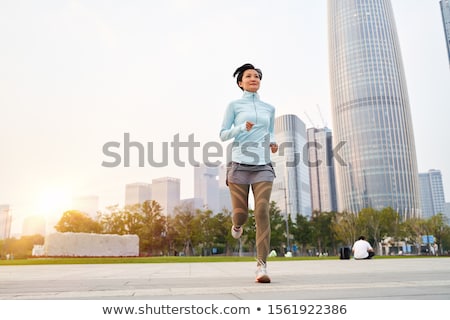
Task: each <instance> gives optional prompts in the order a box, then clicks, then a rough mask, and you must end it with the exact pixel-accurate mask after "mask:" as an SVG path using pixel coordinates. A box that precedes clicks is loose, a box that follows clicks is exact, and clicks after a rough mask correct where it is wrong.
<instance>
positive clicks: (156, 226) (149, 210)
mask: <svg viewBox="0 0 450 320" xmlns="http://www.w3.org/2000/svg"><path fill="white" fill-rule="evenodd" d="M161 212H162V208H161V205H160V204H159V203H158V202H156V201H154V200H149V201H145V202H144V203H142V204H140V205H138V206H137V214H138V215H139V216H140V219H139V220H140V225H139V229H138V236H139V240H140V241H139V247H140V251H141V252H146V253H147V254H149V255H155V254H158V255H160V254H164V241H165V236H166V218H165V217H164V216H162V215H161Z"/></svg>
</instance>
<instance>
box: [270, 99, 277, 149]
mask: <svg viewBox="0 0 450 320" xmlns="http://www.w3.org/2000/svg"><path fill="white" fill-rule="evenodd" d="M274 128H275V108H273V109H272V112H271V113H270V122H269V135H270V144H272V143H277V142H276V140H275V133H274V132H275V129H274Z"/></svg>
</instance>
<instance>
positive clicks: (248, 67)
mask: <svg viewBox="0 0 450 320" xmlns="http://www.w3.org/2000/svg"><path fill="white" fill-rule="evenodd" d="M245 70H255V71H256V72H258V74H259V79H262V72H261V70H260V69H258V68H255V67H254V66H253V65H252V64H250V63H246V64H243V65H242V66H240V67H239V68H237V69H236V71H235V72H234V73H233V78H234V77H236V75H237V78H236V83H237V85H238V87H239V88H241V87H240V86H239V82H240V81H242V76H243V75H244V71H245ZM241 90H244V89H243V88H241Z"/></svg>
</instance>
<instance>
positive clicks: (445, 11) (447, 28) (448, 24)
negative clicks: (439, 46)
mask: <svg viewBox="0 0 450 320" xmlns="http://www.w3.org/2000/svg"><path fill="white" fill-rule="evenodd" d="M439 5H440V7H441V14H442V23H443V24H444V35H445V43H446V44H447V55H448V62H449V63H450V1H449V0H441V1H439Z"/></svg>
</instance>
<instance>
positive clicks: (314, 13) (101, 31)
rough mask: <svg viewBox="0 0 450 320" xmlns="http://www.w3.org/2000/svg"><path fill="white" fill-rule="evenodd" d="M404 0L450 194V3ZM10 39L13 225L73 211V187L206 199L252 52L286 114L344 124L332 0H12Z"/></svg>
mask: <svg viewBox="0 0 450 320" xmlns="http://www.w3.org/2000/svg"><path fill="white" fill-rule="evenodd" d="M391 2H392V6H393V10H394V17H395V19H396V26H397V31H398V35H399V40H400V46H401V54H402V57H403V63H404V68H405V74H406V81H407V88H408V92H409V100H410V107H411V113H412V120H413V128H414V136H415V142H416V151H417V159H418V169H419V172H426V171H428V170H430V169H438V170H441V172H442V174H443V182H444V190H445V195H446V201H447V202H449V201H450V161H449V158H450V149H449V148H448V147H447V146H448V142H447V140H448V139H449V138H450V133H449V131H448V128H447V126H448V119H450V110H449V109H450V108H449V107H450V90H449V86H450V68H449V61H448V58H447V51H446V46H445V38H444V29H443V25H442V20H441V16H440V8H439V1H438V0H409V1H404V0H392V1H391ZM0 39H1V41H0V55H1V59H0V121H1V136H0V150H1V151H0V152H1V156H0V204H8V205H9V206H10V213H11V214H12V216H13V226H12V232H13V233H15V232H19V233H20V232H21V228H22V220H23V218H24V217H25V216H27V215H47V216H48V217H54V216H55V215H56V216H60V215H61V214H62V212H63V211H64V210H66V209H68V208H67V207H68V206H70V202H71V199H72V198H73V197H78V196H86V195H96V196H98V197H99V199H100V208H99V209H100V210H104V209H105V208H106V207H107V206H110V205H115V204H118V205H120V206H123V205H124V197H125V185H126V184H127V183H133V182H147V183H151V180H152V179H155V178H160V177H166V176H169V177H175V178H179V179H180V180H181V198H190V197H193V167H192V163H193V162H194V161H196V162H202V161H203V159H204V158H205V157H206V158H207V159H208V160H212V161H222V162H223V161H224V159H225V158H224V157H220V154H222V155H223V154H224V153H225V151H224V149H225V145H224V144H223V143H221V142H220V139H219V129H220V125H221V122H222V116H223V113H224V111H225V108H226V106H227V104H228V103H229V102H230V101H231V100H234V99H237V98H239V97H240V96H241V94H242V93H241V91H240V89H239V88H238V87H237V85H236V83H235V79H234V78H233V77H232V74H233V72H234V70H235V69H236V68H237V67H238V66H240V65H242V64H244V63H247V62H250V63H253V64H254V65H255V66H257V67H259V68H261V69H262V71H263V78H262V82H261V89H260V90H259V94H260V96H261V99H262V100H264V101H266V102H268V103H270V104H272V105H274V106H275V108H276V115H277V116H279V115H283V114H295V115H297V116H298V117H299V118H300V119H301V120H303V121H304V122H305V124H306V126H307V127H312V126H317V127H323V126H324V125H326V126H328V127H330V128H332V120H331V110H330V92H329V91H330V89H329V77H328V39H327V6H326V0H314V1H312V0H277V1H270V0H246V1H243V0H222V1H209V0H164V1H162V0H160V1H151V0H149V1H147V0H140V1H139V0H136V1H119V0H103V1H100V0H89V1H88V0H71V1H63V0H42V1H32V0H30V1H25V0H2V1H0ZM127 139H128V140H129V141H130V142H133V143H134V144H132V145H136V144H140V145H142V148H143V149H144V152H145V153H146V154H149V155H150V156H151V157H152V159H154V160H155V162H160V160H161V159H163V156H164V154H167V159H168V160H167V162H166V164H165V165H162V166H160V167H156V166H155V165H150V164H149V163H148V161H144V164H143V165H141V164H140V163H139V155H138V147H130V149H129V163H128V166H127V163H126V161H125V154H126V153H127V152H126V150H125V148H124V145H125V143H126V140H127ZM177 139H178V141H180V142H184V145H185V146H186V147H180V148H179V149H178V151H179V154H178V155H177V156H176V155H175V150H174V148H171V144H172V143H173V142H174V141H176V140H177ZM189 141H192V142H195V143H196V145H194V144H193V143H189ZM166 143H167V145H168V151H167V153H165V151H164V148H163V147H164V144H166ZM118 145H120V147H117V146H118ZM175 145H177V143H175ZM178 145H179V144H178ZM187 145H190V146H191V147H190V148H188V147H187ZM212 146H214V148H215V149H210V148H211V147H212ZM220 146H222V148H221V147H220ZM190 151H192V154H189V153H190ZM214 152H217V153H218V154H219V155H218V156H215V155H214V154H213V153H214ZM119 160H120V161H119ZM182 164H184V166H183V165H182Z"/></svg>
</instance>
